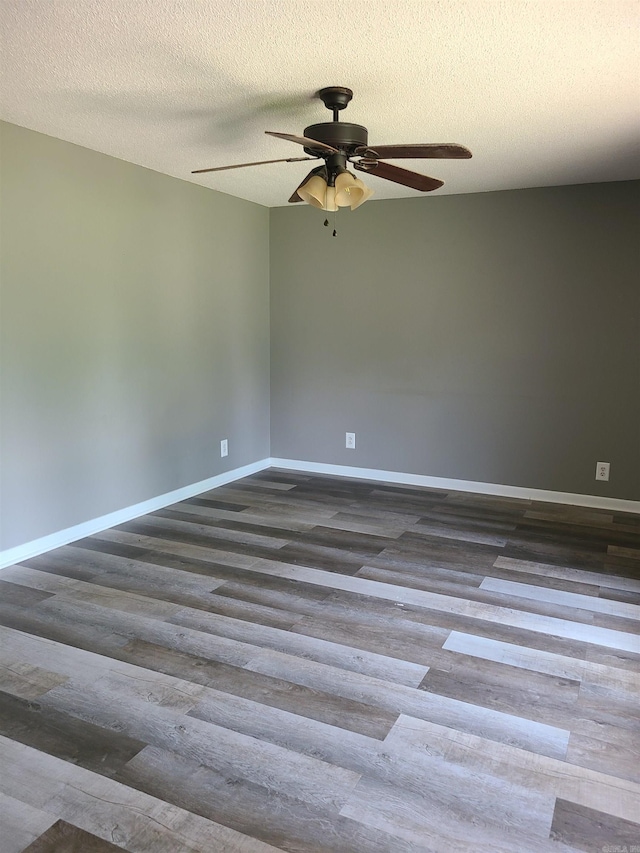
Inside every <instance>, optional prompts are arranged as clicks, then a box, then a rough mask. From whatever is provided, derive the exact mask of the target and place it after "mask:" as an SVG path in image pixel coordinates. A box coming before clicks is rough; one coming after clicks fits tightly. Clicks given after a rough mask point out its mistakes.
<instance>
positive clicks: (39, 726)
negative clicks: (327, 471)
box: [0, 470, 640, 853]
mask: <svg viewBox="0 0 640 853" xmlns="http://www.w3.org/2000/svg"><path fill="white" fill-rule="evenodd" d="M0 602H1V603H0V658H1V659H0V691H1V692H0V751H1V755H2V764H1V766H2V771H1V773H0V850H1V851H2V853H26V852H27V851H28V853H36V851H37V853H54V851H55V853H107V851H115V850H127V851H130V853H138V851H153V853H179V852H180V851H185V853H196V851H198V853H232V851H233V853H259V851H260V853H262V851H264V853H267V851H274V850H276V851H277V850H282V851H289V853H329V851H331V853H408V852H409V851H433V853H444V851H456V853H472V851H473V853H478V851H492V853H493V851H497V853H513V851H517V853H529V851H530V853H538V851H540V853H542V851H557V853H561V851H565V853H567V851H590V853H591V851H593V853H595V851H597V853H603V851H607V850H608V851H610V853H611V851H614V850H615V851H619V850H620V851H622V850H624V851H626V853H630V851H632V850H634V849H635V850H636V853H640V715H639V697H640V637H639V628H640V621H639V620H640V516H639V515H633V514H630V513H626V514H625V513H619V512H607V511H603V510H594V509H585V508H579V507H567V506H561V505H552V504H542V503H535V502H531V501H522V500H515V499H505V498H497V497H488V496H482V495H469V494H463V493H456V492H444V491H437V490H431V489H420V488H405V487H399V486H392V485H385V484H382V483H373V482H365V481H359V480H346V479H338V478H331V477H324V476H314V475H307V474H299V473H292V472H285V471H278V470H269V471H264V472H262V473H260V474H256V475H253V476H251V477H248V478H246V479H244V480H241V481H238V482H236V483H233V484H231V485H228V486H225V487H222V488H220V489H216V490H215V491H213V492H210V493H208V494H205V495H201V496H200V497H198V498H194V499H192V500H188V501H184V502H183V503H180V504H177V505H175V506H172V507H169V508H167V509H164V510H160V511H159V512H156V513H153V514H151V515H148V516H145V517H143V518H139V519H137V520H135V521H131V522H128V523H127V524H123V525H121V526H120V527H117V528H114V529H111V530H107V531H105V532H103V533H100V534H97V535H95V536H92V537H89V538H87V539H84V540H82V541H80V542H76V543H75V544H73V545H68V546H65V547H63V548H59V549H57V550H56V551H52V552H50V553H48V554H46V555H43V556H40V557H36V558H33V559H30V560H27V561H25V562H24V563H22V564H20V565H18V566H14V567H12V568H9V569H6V570H5V571H4V572H2V573H1V574H0Z"/></svg>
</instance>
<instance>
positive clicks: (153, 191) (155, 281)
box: [0, 124, 269, 548]
mask: <svg viewBox="0 0 640 853" xmlns="http://www.w3.org/2000/svg"><path fill="white" fill-rule="evenodd" d="M1 134H2V135H1V137H0V144H1V149H0V150H1V154H2V185H1V190H2V193H1V196H2V202H1V217H2V218H1V223H0V226H1V232H0V233H1V239H2V262H1V263H2V266H1V268H0V272H1V287H2V291H1V303H0V308H1V314H2V327H1V335H2V352H1V357H2V361H1V385H0V394H1V397H0V402H1V407H2V409H1V411H2V415H1V423H0V427H1V446H0V465H1V475H0V486H1V496H0V497H1V500H2V540H1V541H2V548H10V547H12V546H15V545H19V544H22V543H24V542H27V541H30V540H33V539H37V538H39V537H41V536H45V535H47V534H50V533H53V532H56V531H59V530H62V529H65V528H67V527H70V526H73V525H75V524H79V523H81V522H84V521H88V520H90V519H93V518H96V517H99V516H102V515H104V514H106V513H109V512H112V511H115V510H119V509H122V508H125V507H127V506H130V505H133V504H136V503H138V502H140V501H144V500H146V499H149V498H153V497H157V496H158V495H161V494H164V493H166V492H169V491H172V490H174V489H177V488H180V487H182V486H185V485H189V484H192V483H196V482H199V481H201V480H204V479H206V478H208V477H211V476H213V475H215V474H218V473H221V472H223V471H226V470H229V469H232V468H236V467H238V466H241V465H244V464H247V463H251V462H254V461H256V460H260V459H263V458H265V457H267V456H268V455H269V218H268V216H269V214H268V210H267V209H265V208H263V207H260V206H258V205H255V204H250V203H249V202H246V201H241V200H238V199H235V198H231V197H229V196H224V195H221V194H219V193H215V192H212V191H210V190H206V189H203V188H201V187H197V186H195V185H193V184H190V183H187V182H184V181H179V180H176V179H174V178H170V177H167V176H164V175H160V174H157V173H155V172H152V171H149V170H147V169H142V168H140V167H138V166H134V165H131V164H129V163H125V162H122V161H120V160H116V159H113V158H111V157H106V156H103V155H101V154H97V153H95V152H93V151H89V150H87V149H85V148H80V147H78V146H75V145H70V144H68V143H65V142H61V141H59V140H56V139H52V138H50V137H46V136H43V135H41V134H37V133H33V132H31V131H28V130H24V129H22V128H19V127H15V126H13V125H9V124H3V125H2V126H1ZM222 438H229V456H228V458H226V459H221V458H220V440H221V439H222Z"/></svg>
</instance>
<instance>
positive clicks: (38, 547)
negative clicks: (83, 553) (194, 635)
mask: <svg viewBox="0 0 640 853" xmlns="http://www.w3.org/2000/svg"><path fill="white" fill-rule="evenodd" d="M269 465H270V460H269V459H268V458H267V459H260V460H259V461H258V462H252V463H251V464H250V465H243V466H242V467H241V468H234V469H233V470H231V471H225V472H224V473H223V474H216V476H215V477H209V478H208V479H207V480H201V481H200V482H199V483H192V484H191V485H189V486H183V488H181V489H175V490H174V491H173V492H167V493H166V494H164V495H158V497H155V498H150V499H149V500H147V501H142V503H138V504H134V505H133V506H128V507H125V508H124V509H119V510H116V512H110V513H108V515H102V516H100V517H99V518H92V519H91V520H89V521H85V522H83V523H82V524H76V525H74V526H73V527H67V528H66V529H65V530H59V531H57V532H56V533H51V534H49V535H48V536H43V537H41V538H40V539H34V540H32V541H31V542H25V543H24V545H16V546H15V547H14V548H7V549H6V550H4V551H0V570H2V569H6V568H7V567H8V566H13V565H14V564H15V563H20V562H21V561H22V560H28V559H29V558H30V557H37V556H38V555H39V554H44V553H46V552H47V551H52V550H53V549H54V548H59V547H60V546H61V545H68V544H69V543H70V542H77V540H78V539H84V537H85V536H92V535H93V534H94V533H99V532H100V531H101V530H107V529H108V528H109V527H115V526H116V525H118V524H124V522H125V521H132V520H133V519H134V518H139V517H140V516H141V515H146V514H147V513H149V512H155V510H157V509H162V508H163V507H165V506H170V505H171V504H175V503H179V501H184V500H186V499H187V498H193V497H195V496H196V495H201V494H202V493H203V492H208V491H210V490H211V489H215V488H217V487H218V486H224V485H226V484H227V483H232V482H233V481H234V480H240V479H242V477H248V476H249V474H255V473H256V472H257V471H263V470H264V469H265V468H268V467H269Z"/></svg>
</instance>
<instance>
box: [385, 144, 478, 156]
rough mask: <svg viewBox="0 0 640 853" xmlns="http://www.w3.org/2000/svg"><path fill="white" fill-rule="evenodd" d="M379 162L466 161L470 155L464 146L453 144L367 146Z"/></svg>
mask: <svg viewBox="0 0 640 853" xmlns="http://www.w3.org/2000/svg"><path fill="white" fill-rule="evenodd" d="M368 148H369V149H370V150H372V151H375V152H376V154H377V155H378V157H380V159H381V160H394V159H398V160H399V159H411V158H415V159H439V160H468V159H469V158H470V157H471V156H472V154H471V151H469V149H468V148H465V147H464V145H456V144H455V143H453V142H451V143H448V142H446V143H442V144H438V143H434V144H426V145H369V146H368Z"/></svg>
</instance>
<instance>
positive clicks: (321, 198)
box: [298, 175, 327, 210]
mask: <svg viewBox="0 0 640 853" xmlns="http://www.w3.org/2000/svg"><path fill="white" fill-rule="evenodd" d="M326 193H327V182H326V181H325V179H324V178H321V177H320V175H313V176H312V177H311V178H309V180H308V181H307V182H306V184H304V185H303V186H301V187H300V189H299V190H298V195H299V196H300V198H301V199H302V200H303V201H306V202H307V204H311V205H313V207H319V208H321V209H322V210H325V207H324V203H325V196H326Z"/></svg>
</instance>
